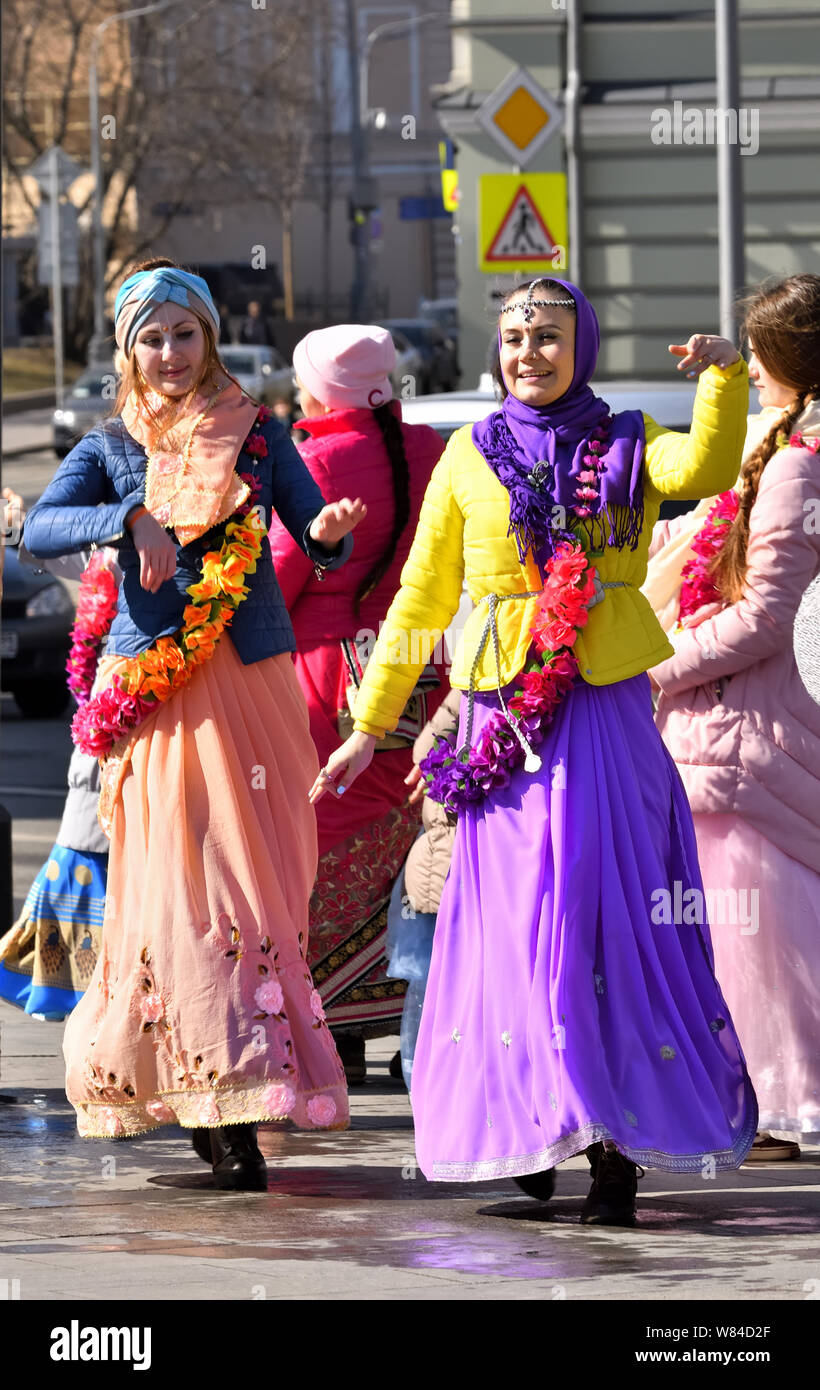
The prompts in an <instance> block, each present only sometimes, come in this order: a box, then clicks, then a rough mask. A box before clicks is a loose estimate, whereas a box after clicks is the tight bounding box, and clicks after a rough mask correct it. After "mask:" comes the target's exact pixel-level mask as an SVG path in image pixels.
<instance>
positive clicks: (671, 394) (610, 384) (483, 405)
mask: <svg viewBox="0 0 820 1390" xmlns="http://www.w3.org/2000/svg"><path fill="white" fill-rule="evenodd" d="M592 386H593V390H594V391H595V393H596V394H597V395H599V396H602V397H603V399H604V400H605V401H606V402H607V404H608V405H609V406H610V408H611V410H612V412H613V414H616V415H617V414H618V413H619V411H621V410H642V411H644V412H645V413H646V414H647V415H651V417H652V419H653V420H655V421H657V423H658V424H659V425H664V426H665V427H666V428H667V429H670V430H680V431H681V432H682V433H684V434H686V433H687V432H688V430H689V426H690V425H691V423H692V406H693V405H694V401H695V392H696V390H697V383H696V382H694V381H674V380H673V381H670V382H669V383H668V384H664V383H663V382H658V381H647V382H641V381H599V382H593V383H592ZM749 404H750V408H751V410H750V413H751V414H756V413H757V410H758V409H759V406H758V404H757V401H756V400H754V401H750V402H749ZM498 406H499V402H498V399H497V397H496V394H495V390H494V386H493V382H492V377H490V376H489V375H488V374H485V375H484V376H482V378H481V381H480V383H479V387H478V389H477V390H475V391H446V392H442V393H441V394H439V395H434V396H415V397H413V398H412V399H410V400H406V401H402V403H401V411H402V419H403V420H404V422H405V424H407V425H432V426H433V429H435V430H438V433H439V434H440V435H441V437H442V438H443V439H449V438H450V435H451V434H453V433H454V432H455V431H456V430H457V429H460V428H461V426H462V425H471V424H474V423H475V422H476V420H483V419H484V418H485V416H487V415H489V414H490V413H491V412H492V411H493V410H497V409H498ZM694 505H695V504H694V502H664V503H663V505H662V507H661V517H663V518H666V517H672V516H676V515H677V514H678V513H680V512H686V511H689V510H690V508H691V507H693V506H694Z"/></svg>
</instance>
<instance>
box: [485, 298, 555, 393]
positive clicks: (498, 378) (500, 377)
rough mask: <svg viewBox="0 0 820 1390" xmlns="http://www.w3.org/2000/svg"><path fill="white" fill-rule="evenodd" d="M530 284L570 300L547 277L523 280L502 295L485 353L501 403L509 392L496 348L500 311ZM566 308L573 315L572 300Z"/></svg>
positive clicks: (499, 354)
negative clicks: (555, 292)
mask: <svg viewBox="0 0 820 1390" xmlns="http://www.w3.org/2000/svg"><path fill="white" fill-rule="evenodd" d="M532 284H535V286H536V288H538V289H545V290H556V291H557V293H558V294H560V295H564V296H567V297H568V298H569V299H572V295H571V294H570V292H569V290H567V289H565V288H564V286H563V285H559V284H558V283H557V282H556V281H555V280H550V279H549V278H548V277H547V278H544V279H543V280H535V281H533V280H524V281H523V282H522V284H520V285H516V286H515V287H514V289H511V290H508V292H507V293H506V294H505V295H504V297H503V299H502V300H501V304H500V305H499V309H498V318H499V323H498V326H497V329H496V332H495V333H494V334H493V337H492V340H491V342H490V346H489V349H488V352H487V361H488V365H489V370H490V375H491V377H492V379H493V381H494V382H495V385H496V388H497V390H498V392H499V393H500V399H501V400H502V401H503V400H504V398H505V396H508V395H509V391H508V390H507V383H506V382H505V380H504V373H503V372H502V370H501V353H500V351H499V347H498V328H500V326H501V324H500V319H501V310H502V309H503V308H504V305H505V304H509V302H510V300H511V299H512V298H513V296H514V295H516V294H524V293H525V292H526V291H527V290H528V289H529V287H530V285H532ZM566 307H567V312H568V313H570V314H574V313H575V301H574V300H573V304H572V308H571V309H570V307H569V305H567V306H566Z"/></svg>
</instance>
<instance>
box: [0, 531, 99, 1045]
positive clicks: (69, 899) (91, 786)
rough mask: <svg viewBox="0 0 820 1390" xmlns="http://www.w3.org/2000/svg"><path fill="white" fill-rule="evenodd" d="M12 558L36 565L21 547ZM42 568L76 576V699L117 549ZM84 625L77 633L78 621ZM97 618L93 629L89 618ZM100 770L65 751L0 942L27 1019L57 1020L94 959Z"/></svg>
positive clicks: (92, 671)
mask: <svg viewBox="0 0 820 1390" xmlns="http://www.w3.org/2000/svg"><path fill="white" fill-rule="evenodd" d="M21 559H22V560H23V561H24V562H26V561H28V562H29V563H31V564H34V565H36V566H37V567H38V568H40V565H39V564H38V562H36V561H33V560H32V559H31V557H30V556H28V554H27V552H26V551H25V547H23V548H22V554H21ZM42 568H45V569H47V570H49V571H50V572H51V573H52V574H55V575H56V576H57V578H59V579H79V580H80V597H79V601H78V605H77V617H76V619H75V624H74V629H73V632H72V639H73V645H72V651H71V656H70V657H69V670H70V672H71V675H70V677H69V686H70V687H71V688H72V691H73V693H74V694H75V698H77V700H78V702H79V701H80V700H81V698H82V695H83V693H84V692H85V690H87V691H88V692H89V693H90V691H91V689H92V687H93V683H94V677H95V675H96V670H97V665H98V662H99V658H100V657H101V656H102V654H103V652H104V650H105V637H104V635H102V634H101V635H100V637H99V640H98V638H97V632H98V629H99V628H100V626H101V624H102V626H104V625H105V623H106V622H110V618H111V616H113V610H114V608H115V606H116V598H117V589H118V586H119V582H120V579H121V574H120V569H119V566H118V564H117V552H116V550H114V549H113V548H112V547H109V546H103V547H102V548H101V549H99V550H95V551H93V552H92V553H89V552H88V551H80V552H79V553H78V554H76V555H68V556H63V557H60V558H57V559H53V560H46V561H45V562H43V564H42ZM86 615H87V616H88V618H89V619H90V624H89V627H88V628H87V629H86V628H84V618H85V617H86ZM100 615H102V616H101V623H100V621H99V619H100ZM99 795H100V767H99V762H98V760H97V758H95V757H93V756H92V755H90V754H88V753H82V752H80V750H79V749H78V748H75V749H74V751H73V753H72V755H71V761H70V763H69V767H68V795H67V797H66V801H65V805H64V807H63V814H62V818H61V821H60V828H59V830H58V832H57V839H56V840H55V842H54V845H53V846H52V849H51V851H50V853H49V855H48V856H47V858H46V860H45V863H44V864H43V865H42V866H41V868H40V870H39V872H38V874H37V875H36V877H35V879H34V882H33V883H32V884H31V887H30V888H29V891H28V893H27V895H26V901H25V903H24V905H23V910H22V912H21V914H20V916H19V917H18V919H17V921H16V922H15V923H14V925H13V926H12V927H10V928H9V930H8V931H7V932H6V933H5V935H4V936H3V937H2V939H0V999H5V1000H6V1001H7V1002H8V1003H10V1004H15V1005H17V1007H18V1008H22V1009H23V1010H24V1011H25V1013H27V1014H30V1015H31V1016H32V1017H34V1018H37V1019H41V1020H48V1021H57V1020H60V1019H63V1018H66V1017H67V1016H68V1014H70V1013H71V1011H72V1009H73V1008H74V1006H75V1005H76V1004H78V1003H79V1001H80V999H81V998H82V996H83V994H84V993H85V991H86V989H87V988H88V985H89V982H90V980H91V976H92V974H93V972H94V967H95V965H96V964H97V957H98V956H99V953H100V943H101V935H102V923H103V914H104V911H105V891H106V880H107V877H108V838H107V836H106V835H105V833H104V832H103V829H102V827H101V826H100V823H99V821H98V819H97V803H98V801H99Z"/></svg>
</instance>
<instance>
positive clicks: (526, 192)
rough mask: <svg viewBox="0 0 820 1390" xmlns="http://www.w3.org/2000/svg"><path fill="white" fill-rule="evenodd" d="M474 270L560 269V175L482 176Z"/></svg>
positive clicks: (563, 205)
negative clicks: (476, 261) (476, 258)
mask: <svg viewBox="0 0 820 1390" xmlns="http://www.w3.org/2000/svg"><path fill="white" fill-rule="evenodd" d="M478 185H479V189H478V203H479V215H478V268H479V270H483V271H485V272H487V273H492V272H495V273H498V272H499V271H502V272H505V273H507V274H509V273H510V272H511V271H515V270H521V271H531V270H532V271H540V272H543V271H545V270H556V271H560V270H565V269H566V267H567V179H566V175H565V174H482V175H480V177H479V180H478Z"/></svg>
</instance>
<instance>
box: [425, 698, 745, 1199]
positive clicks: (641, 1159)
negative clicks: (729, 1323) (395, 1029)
mask: <svg viewBox="0 0 820 1390" xmlns="http://www.w3.org/2000/svg"><path fill="white" fill-rule="evenodd" d="M465 707H466V701H462V728H461V729H460V731H459V733H460V736H463V725H464V711H465ZM497 708H498V699H497V696H495V695H492V694H490V695H486V694H480V695H478V696H477V697H476V705H475V727H474V732H473V740H474V741H476V740H477V739H478V736H479V734H480V732H481V729H482V728H483V727H484V724H485V723H486V721H487V719H488V718H489V716H490V714H491V713H492V712H493V711H494V710H496V709H497ZM538 752H539V754H540V755H541V758H542V760H543V765H542V767H541V770H540V772H537V773H535V774H534V775H532V774H530V773H526V772H524V771H523V769H521V770H519V771H517V772H515V773H514V774H513V776H512V778H511V780H510V783H509V785H508V786H506V787H504V788H502V789H500V790H499V791H496V792H493V793H492V794H491V795H490V796H489V797H488V798H487V799H486V800H485V801H484V802H483V803H482V804H481V805H479V806H477V807H469V808H468V809H467V811H466V812H465V813H464V814H462V815H461V816H459V821H458V828H457V831H456V837H455V847H454V851H453V858H452V863H451V865H450V873H449V877H448V879H447V882H446V884H445V887H444V893H443V895H442V900H441V906H440V909H439V913H438V920H437V922H436V931H435V938H434V943H433V957H432V961H431V965H430V976H429V981H428V985H427V993H426V997H425V1002H424V1012H423V1014H422V1020H421V1027H420V1031H419V1037H418V1044H417V1048H416V1053H415V1059H414V1063H413V1085H412V1103H413V1115H414V1121H415V1130H416V1150H417V1154H418V1160H419V1164H420V1166H421V1169H422V1171H423V1173H424V1174H425V1175H426V1176H427V1177H428V1178H431V1179H439V1180H449V1181H452V1180H453V1179H455V1180H461V1181H464V1182H472V1181H481V1180H484V1179H491V1178H499V1177H514V1176H516V1175H521V1174H525V1173H534V1172H538V1171H540V1170H541V1169H545V1168H551V1167H553V1166H554V1165H555V1164H556V1163H560V1162H561V1161H562V1159H565V1158H569V1157H570V1156H571V1155H572V1154H576V1153H579V1152H580V1151H582V1150H583V1149H584V1148H585V1147H586V1146H587V1145H588V1144H591V1143H593V1142H595V1141H596V1140H600V1139H611V1140H613V1141H614V1143H615V1144H616V1145H617V1147H618V1148H619V1149H620V1150H621V1152H622V1153H623V1154H625V1155H626V1156H627V1157H628V1158H630V1159H632V1160H633V1161H634V1162H636V1163H641V1164H643V1165H645V1166H648V1167H656V1168H666V1169H670V1170H673V1171H679V1172H694V1171H702V1172H703V1175H704V1177H710V1176H712V1175H713V1174H714V1172H716V1171H717V1170H718V1169H721V1168H734V1167H737V1165H738V1164H739V1163H741V1162H742V1161H743V1159H744V1158H745V1156H746V1154H747V1153H748V1151H749V1149H750V1148H751V1144H752V1140H753V1139H754V1136H755V1131H756V1128H757V1102H756V1100H755V1094H754V1091H753V1089H752V1085H751V1082H750V1080H749V1076H748V1073H747V1071H746V1064H745V1061H744V1058H743V1053H742V1051H741V1048H740V1043H739V1042H738V1039H737V1035H736V1033H735V1030H734V1027H733V1025H732V1020H731V1018H730V1016H729V1012H728V1009H727V1007H726V1002H725V1000H724V998H723V995H722V994H721V992H720V987H719V986H718V983H717V981H716V979H715V974H714V968H713V956H712V946H711V941H710V936H709V927H708V924H707V923H706V921H705V918H704V916H703V914H702V913H700V912H699V911H698V907H697V902H698V900H697V898H696V897H693V895H692V894H691V893H688V890H690V889H695V890H701V891H702V887H703V885H702V882H701V877H700V870H699V868H698V858H697V847H696V842H695V834H694V829H693V825H692V815H691V812H690V809H689V803H688V801H687V799H686V793H685V791H684V789H683V784H682V782H681V780H680V776H679V774H678V771H677V768H676V767H675V764H674V762H673V761H672V758H671V757H670V755H669V753H668V752H667V750H666V748H665V746H664V744H663V741H662V740H661V737H660V734H659V733H658V731H657V729H656V727H655V723H654V719H653V712H652V699H651V695H650V688H649V680H648V678H647V676H645V675H640V676H634V677H633V678H632V679H630V680H626V681H620V682H618V683H616V684H614V685H608V686H597V687H596V686H591V685H587V684H585V683H584V682H581V681H579V682H578V683H577V684H576V685H575V686H574V687H573V689H572V691H571V692H570V693H569V695H567V696H566V698H565V699H564V700H563V701H562V703H561V705H560V706H559V708H558V711H557V712H556V715H555V718H554V719H553V722H552V724H551V725H550V726H549V728H548V730H547V735H546V738H545V739H544V741H543V743H542V744H541V745H540V746H539V748H538ZM692 904H694V906H691V905H692ZM682 905H683V910H681V907H682ZM693 916H694V917H698V916H700V917H701V921H700V923H698V922H697V921H695V922H693V921H692V920H691V919H692V918H693ZM681 919H683V920H681Z"/></svg>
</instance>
